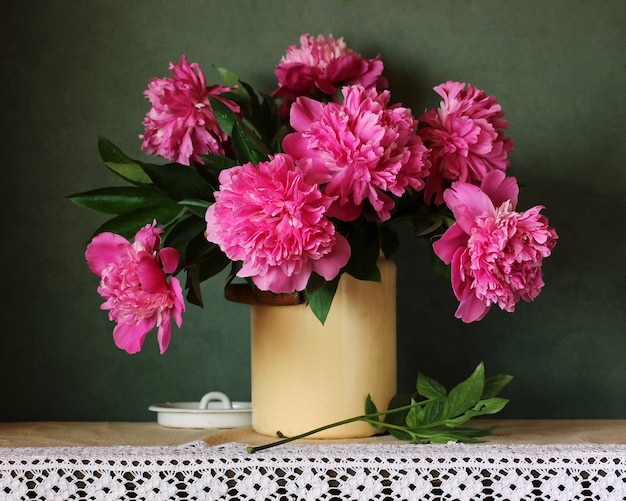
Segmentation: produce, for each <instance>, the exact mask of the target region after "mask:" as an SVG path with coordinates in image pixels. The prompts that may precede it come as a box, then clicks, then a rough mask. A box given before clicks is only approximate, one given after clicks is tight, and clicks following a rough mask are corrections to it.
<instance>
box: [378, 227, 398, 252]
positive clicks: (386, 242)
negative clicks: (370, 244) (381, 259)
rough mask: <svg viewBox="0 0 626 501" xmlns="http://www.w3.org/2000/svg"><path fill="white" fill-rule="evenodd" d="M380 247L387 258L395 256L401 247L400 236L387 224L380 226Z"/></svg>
mask: <svg viewBox="0 0 626 501" xmlns="http://www.w3.org/2000/svg"><path fill="white" fill-rule="evenodd" d="M379 234H380V249H381V250H382V251H383V254H384V255H385V257H386V258H390V257H391V256H393V255H394V254H395V253H396V252H397V250H398V249H399V248H400V237H398V234H397V233H396V232H395V231H393V230H392V229H391V228H389V227H387V226H381V227H380V228H379Z"/></svg>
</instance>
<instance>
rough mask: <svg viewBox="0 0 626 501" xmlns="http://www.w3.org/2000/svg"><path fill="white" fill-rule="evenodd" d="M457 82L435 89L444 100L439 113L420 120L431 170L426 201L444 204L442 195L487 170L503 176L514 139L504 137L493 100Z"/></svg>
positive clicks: (476, 180)
mask: <svg viewBox="0 0 626 501" xmlns="http://www.w3.org/2000/svg"><path fill="white" fill-rule="evenodd" d="M466 85H467V84H464V83H460V82H446V83H444V84H441V85H439V86H437V87H435V89H434V90H435V92H437V94H439V95H440V96H441V97H442V98H443V101H442V102H441V104H440V106H439V109H437V110H429V111H427V112H426V113H425V114H424V115H422V116H421V117H420V118H419V120H420V122H423V123H424V124H426V126H425V127H420V129H419V130H418V134H419V135H420V136H421V137H422V139H423V140H424V144H425V145H426V146H428V147H429V148H430V149H431V163H432V169H431V173H430V176H429V177H428V180H427V181H426V189H425V191H424V198H425V200H426V201H427V202H428V203H430V202H431V201H432V198H433V196H434V197H435V200H434V202H435V204H437V205H441V204H442V203H443V192H444V190H445V189H446V188H448V187H449V186H450V183H451V182H453V181H462V182H464V183H472V184H480V181H482V179H483V178H484V177H485V176H486V175H487V174H488V173H489V172H491V171H493V170H500V171H505V170H506V169H507V168H508V166H509V160H508V154H509V152H511V151H513V140H511V139H508V138H505V137H504V134H503V132H502V130H503V129H507V128H508V127H509V123H508V122H507V121H506V120H504V119H503V118H502V117H503V116H504V112H503V111H502V108H501V107H500V105H499V104H498V102H497V101H496V99H495V97H493V96H487V94H486V93H485V91H482V90H479V89H477V88H475V87H473V86H471V85H467V88H466Z"/></svg>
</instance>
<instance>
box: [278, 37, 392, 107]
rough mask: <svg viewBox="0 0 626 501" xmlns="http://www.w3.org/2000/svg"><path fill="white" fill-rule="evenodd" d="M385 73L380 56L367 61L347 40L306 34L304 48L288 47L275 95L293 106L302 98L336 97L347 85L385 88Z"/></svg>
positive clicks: (279, 69)
mask: <svg viewBox="0 0 626 501" xmlns="http://www.w3.org/2000/svg"><path fill="white" fill-rule="evenodd" d="M382 72H383V62H382V61H381V60H380V56H377V57H376V58H374V59H364V58H362V57H361V56H360V55H359V54H357V53H356V52H354V51H353V50H352V49H349V48H348V47H347V46H346V44H345V43H344V41H343V38H339V39H337V40H335V39H334V38H333V36H332V35H329V36H328V38H324V37H323V36H322V35H318V36H317V38H314V37H312V36H310V35H309V34H304V35H302V36H301V37H300V47H297V46H295V45H292V46H290V47H288V48H287V52H286V54H285V55H284V56H283V57H282V58H281V60H280V64H279V65H278V66H276V69H275V73H276V76H277V77H278V83H279V87H278V89H276V90H275V91H274V94H275V95H278V96H279V97H281V98H283V99H285V100H287V101H288V102H293V101H294V100H295V99H296V98H298V97H300V96H312V95H314V94H316V93H318V92H321V93H322V94H326V95H330V96H334V95H335V94H337V92H338V91H339V88H340V87H341V86H343V85H355V84H360V85H362V86H363V87H366V88H369V87H372V86H377V87H378V88H384V87H386V86H387V81H386V80H385V79H384V77H383V76H382Z"/></svg>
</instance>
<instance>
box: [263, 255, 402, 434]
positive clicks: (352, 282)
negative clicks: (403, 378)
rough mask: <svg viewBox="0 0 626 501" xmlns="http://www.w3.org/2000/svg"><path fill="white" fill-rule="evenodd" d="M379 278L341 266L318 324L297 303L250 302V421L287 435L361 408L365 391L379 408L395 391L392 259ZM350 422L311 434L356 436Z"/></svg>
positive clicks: (364, 428)
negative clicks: (372, 279) (368, 278)
mask: <svg viewBox="0 0 626 501" xmlns="http://www.w3.org/2000/svg"><path fill="white" fill-rule="evenodd" d="M378 265H379V269H380V271H381V275H382V282H380V283H379V282H369V281H362V280H357V279H355V278H353V277H351V276H349V275H347V274H344V275H343V276H342V278H341V280H340V281H339V285H338V288H337V292H336V294H335V297H334V300H333V304H332V307H331V309H330V312H329V314H328V318H327V319H326V322H325V324H324V325H322V324H321V323H320V321H319V320H318V319H317V318H316V317H315V315H314V314H313V312H312V311H311V309H310V308H309V307H308V306H306V305H304V304H299V305H293V306H265V305H263V306H261V305H252V306H251V343H252V346H251V349H252V351H251V364H252V367H251V369H252V374H251V376H252V379H251V387H252V427H253V428H254V430H255V431H256V432H257V433H260V434H263V435H269V436H277V435H280V434H282V435H284V436H287V437H290V436H295V435H298V434H300V433H304V432H306V431H309V430H312V429H315V428H318V427H320V426H323V425H326V424H330V423H332V422H336V421H340V420H343V419H346V418H351V417H354V416H359V415H362V414H363V413H364V410H365V406H364V404H365V399H366V397H367V395H368V394H370V395H371V397H372V400H373V401H374V403H375V404H376V406H377V407H378V409H379V410H385V409H386V408H387V405H388V403H389V400H390V399H391V397H393V396H394V395H395V393H396V266H395V263H393V262H392V261H388V260H385V259H380V260H379V262H378ZM378 431H380V430H378V429H376V428H374V427H372V426H370V425H369V424H367V423H362V422H356V423H350V424H347V425H342V426H340V427H336V428H331V429H329V430H325V431H323V432H320V433H318V434H316V435H313V438H357V437H366V436H371V435H373V434H375V433H377V432H378Z"/></svg>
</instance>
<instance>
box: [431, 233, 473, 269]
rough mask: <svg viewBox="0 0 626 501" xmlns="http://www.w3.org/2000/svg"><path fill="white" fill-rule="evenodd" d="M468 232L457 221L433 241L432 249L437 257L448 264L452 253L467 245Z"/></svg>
mask: <svg viewBox="0 0 626 501" xmlns="http://www.w3.org/2000/svg"><path fill="white" fill-rule="evenodd" d="M467 239H468V234H467V233H465V231H464V230H463V228H461V226H460V225H459V224H457V223H454V224H453V225H452V226H450V228H448V229H447V230H446V232H445V233H444V234H443V236H442V237H441V238H440V239H439V240H437V241H435V242H434V243H433V250H434V251H435V254H436V255H437V257H439V259H441V260H442V261H443V262H444V263H446V264H450V262H451V261H452V257H453V256H454V253H455V252H456V251H457V249H459V248H465V246H466V245H467Z"/></svg>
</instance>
